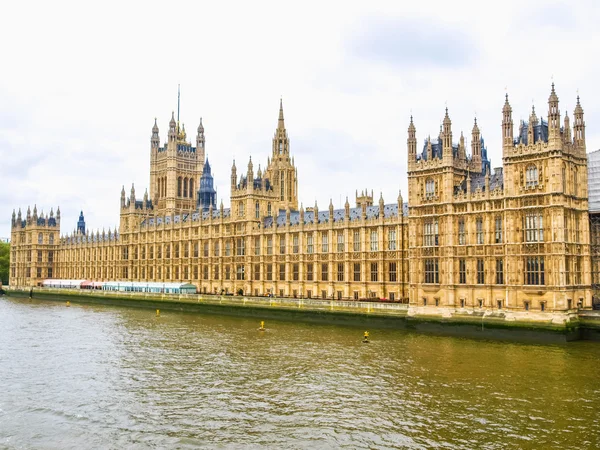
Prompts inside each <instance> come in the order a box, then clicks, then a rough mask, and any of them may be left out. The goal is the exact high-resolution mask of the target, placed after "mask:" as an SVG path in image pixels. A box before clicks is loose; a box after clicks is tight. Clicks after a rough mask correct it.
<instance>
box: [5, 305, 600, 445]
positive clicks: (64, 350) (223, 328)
mask: <svg viewBox="0 0 600 450" xmlns="http://www.w3.org/2000/svg"><path fill="white" fill-rule="evenodd" d="M258 326H259V323H258V322H257V321H256V320H254V319H245V318H236V317H227V316H211V315H197V314H184V313H175V312H169V311H164V312H161V315H160V317H156V314H155V312H154V311H152V310H143V309H129V308H117V307H107V306H84V305H77V304H72V305H71V307H66V306H65V303H60V302H46V301H37V300H33V301H30V300H28V299H10V298H6V297H3V298H0V386H1V389H2V392H1V394H0V448H11V449H12V448H23V449H29V448H36V449H37V448H52V449H82V448H115V449H122V448H128V449H129V448H193V447H213V448H231V447H234V448H240V447H253V448H264V447H267V448H339V447H345V448H448V449H476V448H487V449H507V448H514V449H521V448H544V449H550V448H570V449H579V448H581V449H590V448H599V447H600V345H599V344H598V343H592V342H585V341H578V342H571V343H568V344H552V345H540V344H535V345H534V344H525V343H523V344H518V343H506V342H500V341H483V340H471V339H461V338H456V337H439V336H431V335H425V334H417V333H412V332H407V331H398V330H376V329H370V330H369V332H370V337H371V343H370V344H362V343H361V339H362V334H363V332H364V331H365V330H363V329H359V328H354V327H342V326H329V325H314V324H306V323H290V322H281V321H277V322H276V321H268V322H267V323H266V324H265V326H266V328H267V330H266V331H265V332H260V331H258V330H257V328H258Z"/></svg>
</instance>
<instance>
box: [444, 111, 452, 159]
mask: <svg viewBox="0 0 600 450" xmlns="http://www.w3.org/2000/svg"><path fill="white" fill-rule="evenodd" d="M442 126H443V131H442V143H443V146H444V155H445V154H446V149H448V151H449V152H450V154H452V121H451V120H450V116H448V108H446V115H445V116H444V122H443V125H442Z"/></svg>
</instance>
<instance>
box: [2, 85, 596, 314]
mask: <svg viewBox="0 0 600 450" xmlns="http://www.w3.org/2000/svg"><path fill="white" fill-rule="evenodd" d="M548 108H549V109H548V120H547V121H544V120H538V119H537V116H536V114H535V112H534V111H533V112H532V114H531V116H530V118H529V121H528V122H522V123H521V125H520V129H519V131H518V134H517V136H516V137H515V136H514V132H513V121H512V109H511V107H510V104H509V103H508V97H507V98H506V101H505V104H504V108H503V110H502V113H503V120H502V136H503V167H502V168H499V169H494V170H493V171H492V170H490V162H489V161H488V159H487V150H486V148H485V143H484V141H483V139H482V137H481V135H480V132H479V128H478V125H477V123H476V122H475V125H474V127H473V130H472V135H471V155H467V153H466V145H465V139H464V137H463V136H462V135H461V138H460V140H459V142H458V143H454V142H453V140H452V129H451V127H452V124H451V121H450V117H449V115H448V111H447V110H446V115H445V117H444V121H443V125H442V129H441V130H440V135H439V137H438V138H437V139H436V140H432V139H431V138H428V139H427V140H426V141H425V145H424V147H423V150H422V152H419V153H418V152H417V138H416V128H415V124H414V123H413V121H412V118H411V122H410V125H409V129H408V141H407V142H408V178H409V199H408V200H409V201H408V203H404V202H403V199H402V196H401V195H399V196H398V198H397V200H396V201H394V202H393V203H391V204H385V203H384V201H383V198H382V197H380V198H379V201H378V202H377V203H374V202H373V195H372V193H371V195H369V193H368V192H365V191H363V192H361V193H360V194H359V192H358V191H357V192H356V205H355V206H354V207H350V203H349V201H348V199H346V202H345V205H344V208H343V209H339V210H335V209H334V208H333V204H332V203H331V202H330V204H329V207H328V208H327V209H325V210H324V211H320V210H319V208H318V205H316V204H315V205H314V207H309V208H306V209H305V208H304V206H303V205H302V204H300V207H298V203H299V202H298V174H297V169H296V167H295V165H294V158H293V157H292V156H291V153H290V141H289V138H288V135H287V131H286V128H285V122H284V117H283V107H282V105H281V104H280V109H279V119H278V124H277V128H276V131H275V135H274V137H273V147H272V154H271V156H270V157H269V158H268V161H267V165H266V167H265V169H264V171H263V170H262V169H261V168H260V166H259V168H258V170H257V172H256V173H255V172H254V165H253V162H252V160H250V161H249V163H248V166H247V170H246V173H245V174H242V175H241V176H239V177H238V174H237V167H236V165H235V162H234V164H233V166H232V169H231V207H230V208H225V207H224V206H223V202H222V201H221V203H220V205H219V207H215V206H213V205H212V204H210V205H209V207H208V208H198V193H197V192H196V189H197V187H198V186H200V185H201V184H202V182H201V180H200V176H201V174H202V168H203V164H204V128H203V127H202V124H201V125H200V127H199V129H198V136H197V138H196V140H197V144H196V147H192V146H191V144H189V143H187V142H186V136H185V131H184V130H183V128H182V129H181V130H180V129H179V124H178V123H177V122H175V121H174V119H172V120H171V123H170V126H169V141H168V143H167V144H165V146H164V147H159V144H158V142H159V137H158V127H157V125H156V123H155V125H154V128H153V130H152V138H151V175H150V196H148V194H146V195H144V199H143V200H142V201H138V200H136V196H135V189H134V188H133V187H132V190H131V193H130V196H129V198H128V199H127V198H126V197H125V191H124V190H123V191H122V193H121V214H120V216H121V220H120V227H119V230H118V231H117V230H115V231H112V232H111V231H109V232H105V231H103V232H102V233H100V232H98V231H97V232H95V233H93V232H92V233H89V232H86V233H81V232H75V233H73V234H70V235H67V236H63V237H61V238H60V239H56V240H55V241H54V243H53V244H52V245H50V244H45V242H46V241H44V237H43V236H46V235H47V234H48V233H52V232H53V231H54V230H56V233H58V231H59V230H58V227H59V221H57V222H56V225H53V227H50V225H49V224H46V225H38V224H37V222H35V221H34V220H29V219H28V220H22V219H21V218H20V217H19V218H15V217H13V228H12V241H13V243H14V244H16V245H13V247H14V249H13V260H11V280H10V282H11V284H15V285H36V284H38V283H40V282H41V281H42V280H43V279H44V278H50V277H55V278H68V279H89V280H95V281H103V280H123V281H125V280H134V281H146V280H148V281H158V282H160V281H164V282H167V281H189V282H191V283H194V284H195V285H196V286H197V287H198V289H199V291H200V292H205V293H223V292H227V293H237V292H238V291H240V290H241V291H243V292H244V293H245V294H247V295H265V294H274V295H276V296H295V297H305V298H306V297H319V298H322V297H323V298H329V299H331V298H335V299H348V298H350V299H362V298H387V299H390V300H395V301H399V300H400V301H405V302H410V304H411V306H413V307H414V309H415V310H417V309H422V308H425V309H428V308H432V307H434V308H435V307H439V308H440V309H444V310H446V309H450V310H452V309H461V308H465V309H466V308H469V309H473V308H485V309H488V310H489V309H493V310H496V309H501V310H513V311H539V312H541V311H548V312H550V311H564V310H567V309H570V308H574V307H575V306H577V305H580V306H581V307H584V308H588V307H591V278H590V237H589V222H588V200H587V158H586V149H585V124H584V122H583V110H582V108H581V105H580V103H579V99H578V101H577V106H576V108H575V113H574V127H573V129H572V130H571V126H570V122H569V118H568V117H565V119H564V125H563V126H561V125H560V122H559V121H560V113H559V110H558V97H557V96H556V93H555V91H554V86H552V91H551V94H550V98H549V102H548ZM208 172H210V171H208ZM186 186H187V189H186ZM40 227H41V228H40ZM44 227H45V228H44ZM42 229H43V230H45V231H39V230H42ZM40 232H41V233H42V235H43V236H42V242H44V244H39V245H40V246H38V245H37V244H35V243H34V242H31V240H32V239H33V238H34V237H35V234H36V233H38V234H39V233H40ZM44 233H46V235H45V234H44ZM27 236H29V237H27ZM33 240H34V241H35V239H33ZM36 242H37V241H36ZM37 251H41V252H42V261H44V255H45V254H46V253H48V254H49V252H52V254H53V255H54V256H53V261H52V263H51V264H48V265H47V266H42V267H41V272H39V269H40V266H38V265H34V264H33V261H31V262H30V261H29V260H28V258H29V256H28V255H35V254H36V253H35V252H37ZM44 252H46V253H44ZM29 268H31V270H29V271H28V269H29ZM48 270H51V272H48ZM32 271H33V272H32Z"/></svg>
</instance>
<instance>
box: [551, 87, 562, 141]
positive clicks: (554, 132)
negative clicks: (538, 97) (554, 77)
mask: <svg viewBox="0 0 600 450" xmlns="http://www.w3.org/2000/svg"><path fill="white" fill-rule="evenodd" d="M548 140H550V141H552V140H555V143H558V142H559V140H560V111H559V109H558V96H557V95H556V91H555V90H554V83H552V90H551V92H550V97H548Z"/></svg>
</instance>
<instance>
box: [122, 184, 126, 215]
mask: <svg viewBox="0 0 600 450" xmlns="http://www.w3.org/2000/svg"><path fill="white" fill-rule="evenodd" d="M125 201H126V200H125V185H123V187H122V188H121V209H123V208H125Z"/></svg>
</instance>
